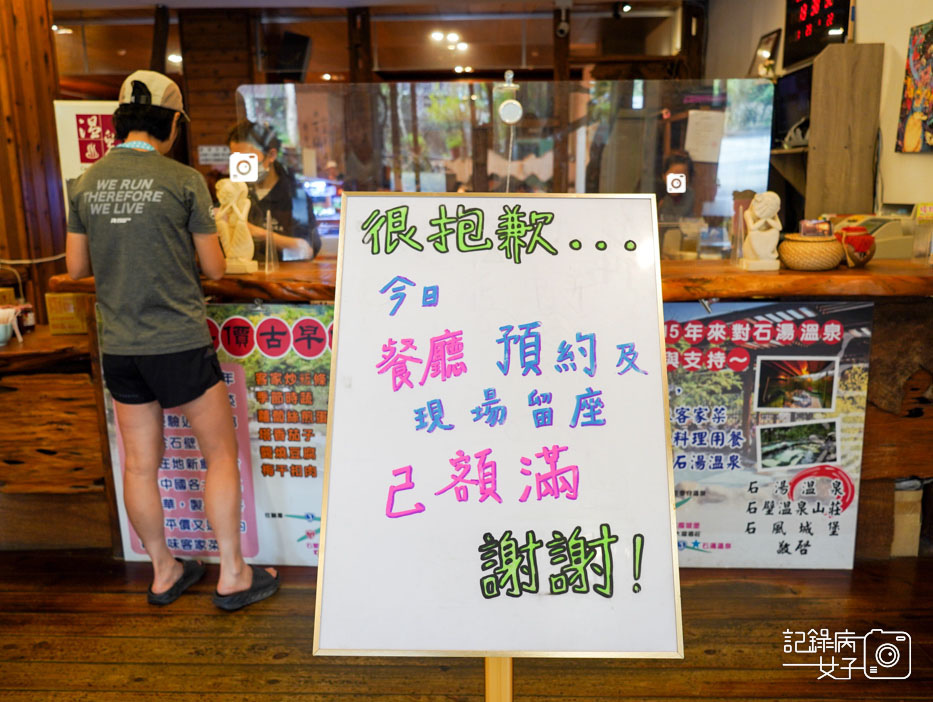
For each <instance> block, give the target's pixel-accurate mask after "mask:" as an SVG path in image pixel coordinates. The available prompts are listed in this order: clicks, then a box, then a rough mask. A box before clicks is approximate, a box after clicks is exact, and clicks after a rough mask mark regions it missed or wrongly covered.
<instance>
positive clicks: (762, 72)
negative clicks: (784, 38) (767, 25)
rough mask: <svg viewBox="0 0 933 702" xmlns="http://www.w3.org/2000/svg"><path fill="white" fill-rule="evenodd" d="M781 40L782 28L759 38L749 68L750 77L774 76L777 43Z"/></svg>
mask: <svg viewBox="0 0 933 702" xmlns="http://www.w3.org/2000/svg"><path fill="white" fill-rule="evenodd" d="M780 40H781V30H780V28H778V29H775V30H774V31H771V32H768V33H767V34H764V35H762V37H761V39H759V40H758V48H756V49H755V56H754V57H753V58H752V65H751V66H749V68H748V75H749V77H750V78H771V77H773V76H774V67H775V63H776V61H777V45H778V42H779V41H780Z"/></svg>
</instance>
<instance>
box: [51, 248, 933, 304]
mask: <svg viewBox="0 0 933 702" xmlns="http://www.w3.org/2000/svg"><path fill="white" fill-rule="evenodd" d="M203 285H204V293H205V294H206V295H209V296H211V297H214V298H217V299H223V300H230V301H233V300H255V299H260V300H277V301H282V302H298V301H309V302H320V301H324V300H333V299H334V295H335V290H336V286H337V259H336V258H318V259H315V260H314V261H309V262H304V263H283V264H281V265H280V268H279V270H278V271H276V272H275V273H272V274H270V275H266V274H264V273H254V274H251V275H237V276H227V277H224V278H222V279H220V280H218V281H213V280H204V281H203ZM661 285H662V290H663V297H664V300H665V302H676V301H684V300H700V299H712V298H718V299H721V300H726V299H733V300H738V299H752V298H782V297H852V296H856V297H928V296H933V267H930V266H928V265H924V264H921V263H913V262H911V261H900V260H893V259H892V260H886V259H881V260H873V261H872V262H871V263H869V264H868V266H866V267H865V268H846V267H845V266H842V267H840V268H836V269H834V270H831V271H792V270H786V269H784V270H779V271H759V272H749V271H744V270H742V269H741V268H739V267H737V266H733V265H731V264H729V263H728V262H726V261H663V262H662V263H661ZM50 289H51V290H53V291H55V292H94V280H93V278H84V279H82V280H71V279H70V278H69V277H68V276H67V275H57V276H54V277H53V278H52V279H51V281H50Z"/></svg>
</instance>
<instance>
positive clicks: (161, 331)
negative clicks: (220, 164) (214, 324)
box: [68, 148, 217, 355]
mask: <svg viewBox="0 0 933 702" xmlns="http://www.w3.org/2000/svg"><path fill="white" fill-rule="evenodd" d="M211 206H212V203H211V197H210V193H209V192H208V190H207V185H206V184H205V182H204V178H203V177H202V176H201V174H200V173H198V172H197V171H196V170H194V169H193V168H190V167H188V166H185V165H183V164H181V163H178V162H177V161H173V160H172V159H170V158H166V157H164V156H162V155H160V154H158V153H156V152H154V151H137V150H134V149H126V148H115V149H111V150H110V152H109V153H108V154H107V155H106V156H104V157H103V158H102V159H101V160H100V161H98V162H97V163H95V164H94V165H93V166H91V167H90V168H89V169H88V170H87V172H85V173H84V174H83V175H82V176H81V177H80V178H79V179H78V180H77V181H76V182H75V183H73V184H72V186H71V188H70V189H69V215H68V231H70V232H74V233H76V234H86V235H87V236H88V246H89V249H90V254H91V266H92V268H93V270H94V281H95V286H96V289H97V302H98V304H99V305H100V310H101V317H102V321H103V332H102V335H101V347H102V349H103V351H104V352H105V353H111V354H119V355H152V354H163V353H174V352H177V351H187V350H189V349H194V348H198V347H200V346H206V345H208V344H210V343H211V337H210V333H209V332H208V329H207V319H206V309H205V306H204V293H203V291H202V290H201V279H200V277H199V275H198V269H197V265H196V264H195V250H194V240H193V238H192V233H197V234H211V233H214V232H216V231H217V228H216V225H215V224H214V218H213V217H212V215H211Z"/></svg>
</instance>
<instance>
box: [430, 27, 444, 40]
mask: <svg viewBox="0 0 933 702" xmlns="http://www.w3.org/2000/svg"><path fill="white" fill-rule="evenodd" d="M443 38H444V33H443V32H442V31H440V30H438V29H435V30H434V31H433V32H431V39H433V40H434V41H440V40H441V39H443Z"/></svg>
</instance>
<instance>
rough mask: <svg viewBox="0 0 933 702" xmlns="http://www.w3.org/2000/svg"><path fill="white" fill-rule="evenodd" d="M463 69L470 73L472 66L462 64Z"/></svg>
mask: <svg viewBox="0 0 933 702" xmlns="http://www.w3.org/2000/svg"><path fill="white" fill-rule="evenodd" d="M463 70H464V71H465V72H466V73H472V72H473V66H464V67H463Z"/></svg>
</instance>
